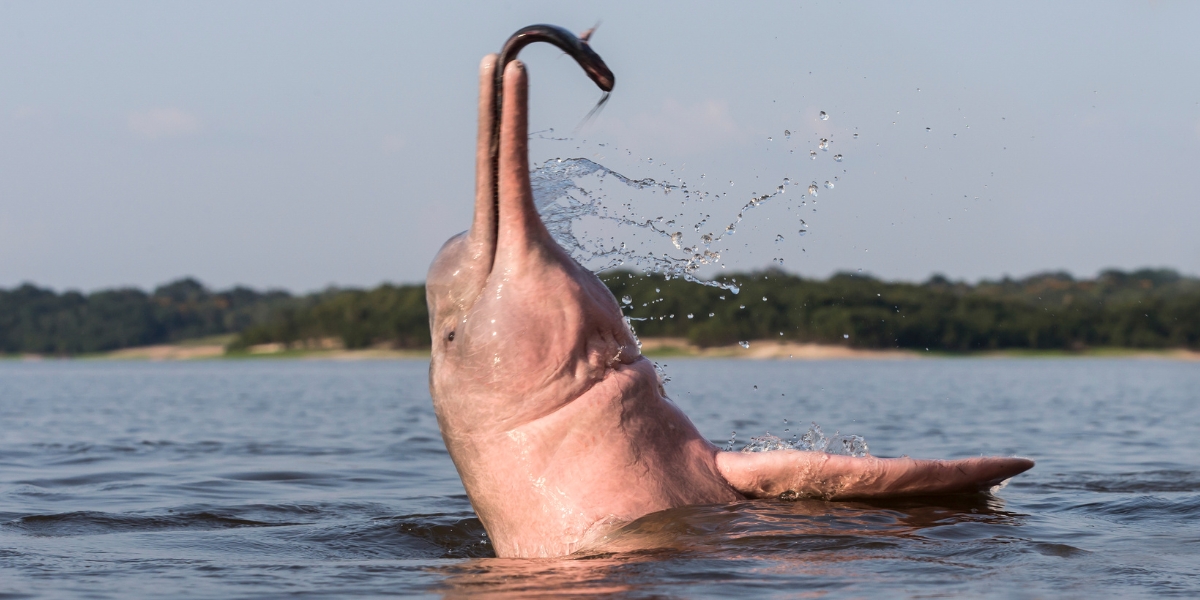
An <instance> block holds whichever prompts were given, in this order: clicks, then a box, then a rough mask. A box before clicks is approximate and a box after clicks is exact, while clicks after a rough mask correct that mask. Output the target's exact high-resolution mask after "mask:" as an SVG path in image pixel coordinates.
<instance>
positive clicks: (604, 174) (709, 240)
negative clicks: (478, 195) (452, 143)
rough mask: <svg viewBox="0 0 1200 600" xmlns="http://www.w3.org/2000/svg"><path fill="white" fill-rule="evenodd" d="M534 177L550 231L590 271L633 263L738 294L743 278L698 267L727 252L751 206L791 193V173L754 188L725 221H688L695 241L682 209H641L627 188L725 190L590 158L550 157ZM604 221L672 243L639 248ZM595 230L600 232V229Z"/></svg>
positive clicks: (706, 196) (692, 198) (698, 196)
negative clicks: (683, 225)
mask: <svg viewBox="0 0 1200 600" xmlns="http://www.w3.org/2000/svg"><path fill="white" fill-rule="evenodd" d="M610 181H616V182H617V183H618V184H620V186H621V187H623V188H624V189H623V190H620V191H619V192H614V193H613V197H610V196H609V194H608V192H607V191H606V190H605V187H604V186H605V184H606V183H608V182H610ZM530 183H531V184H532V187H533V197H534V204H535V206H536V207H537V210H538V213H540V214H541V217H542V222H543V223H545V224H546V229H547V230H549V232H550V235H551V236H552V237H553V238H554V240H555V241H556V242H558V244H559V245H560V246H562V247H563V249H565V250H566V251H567V252H568V253H569V254H570V255H571V257H572V258H574V259H575V260H576V261H578V262H579V264H581V265H583V266H585V267H587V268H588V269H590V270H591V271H593V272H596V273H599V272H603V271H606V270H609V269H613V268H617V267H631V266H632V267H635V268H638V269H640V270H641V271H643V272H644V273H646V274H659V275H663V276H664V277H665V278H667V279H673V278H679V279H684V280H686V281H690V282H692V283H698V284H700V285H706V286H711V287H717V288H721V289H725V290H729V291H731V292H733V293H734V294H737V293H738V292H739V291H740V288H739V287H738V285H737V284H736V283H733V282H721V281H711V280H707V279H703V278H701V277H699V276H698V275H697V271H699V270H700V269H701V268H703V267H706V266H715V265H719V264H720V263H721V258H722V256H721V248H720V247H719V242H721V241H722V240H723V239H724V238H725V237H726V236H731V235H734V234H735V233H736V231H737V226H738V224H739V223H741V222H742V220H743V219H744V218H745V216H746V213H747V212H748V211H750V210H752V209H754V208H757V207H759V206H762V205H763V204H764V203H766V202H767V201H769V200H771V199H772V198H774V197H776V196H778V195H781V194H783V193H785V191H786V189H787V185H789V184H791V181H790V180H787V181H785V182H784V184H783V185H778V186H776V187H775V190H774V191H773V192H771V193H768V194H753V195H752V196H751V197H750V198H749V199H748V200H746V201H745V203H744V204H743V205H742V206H741V208H740V209H738V210H737V212H736V213H735V215H734V216H733V217H732V220H731V221H730V222H728V224H727V225H725V226H724V227H712V226H711V225H710V224H709V219H710V218H711V215H708V214H704V215H703V217H702V218H700V219H699V221H698V222H696V223H694V224H692V225H691V226H690V227H688V228H690V229H692V230H693V232H694V234H695V235H694V238H695V241H694V242H693V241H691V240H689V235H690V234H687V233H685V230H681V229H677V228H676V227H677V226H678V224H677V223H676V220H677V219H679V218H683V215H682V214H679V215H674V217H668V216H664V215H659V216H654V217H647V216H641V215H639V214H638V212H637V211H638V208H639V207H637V206H635V205H634V204H633V203H632V202H628V201H626V198H624V197H623V196H622V194H624V193H627V192H628V191H630V190H640V191H642V192H645V191H649V192H650V193H651V194H659V195H661V197H666V196H672V195H675V197H679V198H680V202H681V203H682V204H683V205H685V206H686V205H687V204H689V203H691V202H704V201H711V200H716V199H717V198H720V197H723V196H724V195H723V194H714V193H710V192H704V191H696V190H693V189H691V188H689V186H688V185H687V183H686V182H684V181H683V180H682V179H679V180H678V183H666V182H661V181H656V180H654V179H650V178H644V179H633V178H630V177H626V176H624V175H622V174H620V173H617V172H616V171H613V170H611V169H609V168H607V167H605V166H603V165H601V164H599V163H596V162H593V161H591V160H588V159H586V158H554V159H550V160H547V161H545V162H544V163H542V165H541V166H539V167H538V168H536V169H534V171H533V172H532V173H531V174H530ZM603 225H610V226H615V227H616V228H617V229H620V228H630V229H632V230H634V231H635V232H638V233H649V234H650V236H651V238H652V239H661V240H663V241H665V242H668V243H669V246H665V247H656V246H655V245H654V244H646V243H645V241H643V242H641V243H637V244H636V245H637V246H640V247H641V248H638V247H635V244H634V243H633V242H631V241H618V237H617V236H616V235H615V233H614V232H613V231H612V230H611V229H612V228H611V227H608V228H606V227H603ZM595 230H599V231H601V233H599V234H597V233H593V231H595ZM621 233H622V235H621V239H622V240H630V239H631V236H630V235H628V232H627V231H626V232H621ZM651 241H652V240H651ZM664 249H665V250H667V251H665V252H664V251H663V250H664Z"/></svg>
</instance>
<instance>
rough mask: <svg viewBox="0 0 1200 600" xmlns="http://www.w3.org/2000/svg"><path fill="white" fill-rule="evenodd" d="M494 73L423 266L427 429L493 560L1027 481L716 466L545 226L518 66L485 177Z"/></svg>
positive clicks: (927, 465) (885, 467) (991, 475)
mask: <svg viewBox="0 0 1200 600" xmlns="http://www.w3.org/2000/svg"><path fill="white" fill-rule="evenodd" d="M495 65H496V57H495V56H494V55H492V56H488V57H486V58H484V60H483V63H482V65H481V68H480V79H479V81H480V84H479V85H480V94H479V130H478V131H479V134H478V142H477V145H476V168H475V213H474V219H473V221H472V223H471V228H470V230H468V231H467V232H465V233H462V234H460V235H457V236H455V237H453V238H451V239H450V240H449V241H448V242H446V244H445V246H443V248H442V249H441V251H440V252H439V253H438V256H437V258H435V259H434V262H433V265H432V266H431V267H430V270H429V275H428V279H427V281H426V286H427V292H426V294H427V299H428V302H429V307H430V330H431V332H432V335H433V355H432V360H431V363H430V369H429V387H430V392H431V394H432V396H433V403H434V409H435V410H436V413H437V418H438V425H439V427H440V428H441V432H442V437H443V438H444V439H445V442H446V448H447V449H448V450H449V451H450V456H451V458H452V459H453V460H454V465H455V467H456V468H457V469H458V473H459V475H460V476H461V477H462V481H463V486H464V487H465V488H466V490H467V495H468V496H469V497H470V499H471V505H472V506H473V507H474V509H475V512H476V513H477V514H478V515H479V519H480V520H481V521H482V522H483V525H484V527H486V528H487V531H488V534H489V537H490V538H491V542H492V544H493V546H494V547H495V550H496V553H497V555H499V556H501V557H552V556H565V555H569V554H572V553H576V552H580V551H590V550H599V549H601V548H602V547H603V544H604V542H605V536H606V535H607V534H609V533H612V532H613V531H614V530H615V529H617V528H619V527H620V526H621V525H623V524H625V523H628V522H630V521H633V520H634V519H637V518H639V517H642V516H644V515H646V514H649V513H652V512H655V511H659V510H664V509H668V508H674V507H679V506H685V505H690V504H709V503H724V502H732V501H738V500H744V499H746V498H771V497H779V496H780V495H784V496H786V497H793V496H794V497H816V498H825V499H829V500H837V499H848V498H880V497H889V496H902V495H929V494H951V493H962V492H973V491H979V490H984V489H987V488H988V487H990V486H992V485H995V484H997V483H999V482H1001V481H1003V480H1005V479H1008V478H1009V477H1012V476H1013V475H1016V474H1018V473H1021V472H1022V471H1025V470H1027V469H1029V468H1031V467H1032V466H1033V462H1032V461H1029V460H1025V459H1021V458H973V459H968V460H954V461H936V460H914V459H908V458H904V459H879V458H870V457H868V458H852V457H846V456H831V455H827V454H823V453H814V452H799V451H793V450H784V451H775V452H768V453H756V454H743V453H734V452H722V451H720V450H719V449H718V448H717V447H716V446H714V445H713V444H711V443H710V442H708V440H706V439H705V438H704V437H703V436H702V435H700V432H699V431H697V429H696V427H695V426H694V425H693V424H692V422H691V421H690V420H689V419H688V418H687V416H686V415H684V414H683V412H682V411H680V410H679V408H678V407H676V406H675V404H674V403H672V402H671V401H670V400H669V399H668V398H667V396H666V393H665V391H664V390H663V388H662V386H661V385H660V384H659V382H658V377H657V375H656V374H655V371H654V368H653V366H652V365H651V363H650V362H649V361H648V360H647V359H646V358H644V357H642V356H641V354H640V353H639V351H638V348H637V344H636V342H635V341H634V338H633V335H632V333H631V332H630V331H629V328H628V326H627V325H626V324H625V321H624V319H623V318H622V314H621V310H620V308H619V307H618V305H617V301H616V299H615V298H613V296H612V294H611V293H609V291H608V289H607V288H606V287H605V286H604V284H603V283H601V282H600V280H599V279H598V278H597V277H596V276H595V275H594V274H592V273H591V272H589V271H588V270H587V269H584V268H583V267H581V266H580V265H579V264H577V263H576V262H575V261H574V260H572V259H571V257H570V256H568V255H567V253H566V252H565V251H564V250H563V249H562V248H560V247H559V246H558V244H556V243H555V242H554V240H553V239H551V237H550V234H549V233H548V232H547V231H546V228H545V226H544V225H543V224H542V221H541V218H540V217H539V216H538V214H537V211H536V210H535V208H534V204H533V194H532V191H531V189H530V183H529V158H528V149H527V110H528V96H527V89H528V79H527V75H526V71H525V67H524V66H523V65H522V64H521V63H520V62H516V61H514V62H512V63H510V64H509V65H508V67H507V69H506V70H505V73H504V104H503V107H502V110H503V114H502V115H501V128H500V131H501V134H500V161H499V172H498V173H493V172H492V170H493V169H492V164H491V160H490V159H489V156H488V151H489V147H490V136H491V131H492V114H493V113H492V100H493V97H494V95H493V93H492V81H493V78H492V70H493V69H494V68H495ZM497 176H498V177H499V202H498V206H494V204H493V201H492V181H493V179H494V178H495V177H497Z"/></svg>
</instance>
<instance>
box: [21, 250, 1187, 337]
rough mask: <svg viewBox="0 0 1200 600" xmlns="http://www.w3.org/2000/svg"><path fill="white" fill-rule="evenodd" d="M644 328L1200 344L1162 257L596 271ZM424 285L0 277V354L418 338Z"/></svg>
mask: <svg viewBox="0 0 1200 600" xmlns="http://www.w3.org/2000/svg"><path fill="white" fill-rule="evenodd" d="M602 279H604V281H605V283H606V284H607V285H608V287H609V289H610V290H612V292H613V295H614V296H616V297H617V298H618V299H624V298H626V297H627V298H628V300H629V301H630V302H629V305H628V306H627V307H626V314H628V315H629V316H630V317H631V318H632V319H633V324H634V328H635V329H636V331H637V332H638V335H640V336H643V337H680V338H687V339H688V340H690V341H691V342H693V343H695V344H698V345H701V346H714V345H726V344H732V343H736V342H738V341H742V340H759V339H777V340H786V341H801V342H818V343H827V344H844V345H849V346H854V347H858V348H915V349H925V348H929V349H930V350H942V351H952V352H964V351H977V350H993V349H996V350H998V349H1014V348H1024V349H1061V350H1079V349H1084V348H1089V347H1126V348H1169V347H1187V348H1193V349H1200V279H1195V278H1188V277H1182V276H1180V275H1179V274H1178V273H1176V272H1174V271H1170V270H1150V269H1144V270H1140V271H1135V272H1131V273H1127V272H1121V271H1105V272H1104V273H1102V274H1101V275H1100V276H1099V277H1097V278H1096V279H1090V280H1076V279H1073V278H1072V277H1071V276H1070V275H1067V274H1065V273H1047V274H1041V275H1035V276H1032V277H1027V278H1024V279H1004V280H1000V281H984V282H981V283H979V284H975V285H970V284H966V283H962V282H952V281H948V280H946V279H945V278H943V277H938V276H935V277H933V278H931V279H930V280H929V281H926V282H924V283H920V284H914V283H889V282H884V281H880V280H878V279H874V278H872V277H867V276H862V275H854V274H840V275H836V276H834V277H831V278H830V279H828V280H824V281H821V280H814V279H804V278H801V277H797V276H794V275H789V274H786V273H783V272H777V271H765V272H756V273H749V274H733V275H730V276H729V277H728V278H725V279H723V281H726V282H728V283H736V285H737V286H739V288H740V292H739V293H738V294H734V293H733V292H732V291H728V290H723V289H720V288H715V287H705V286H701V285H698V284H695V283H689V282H685V281H680V280H671V281H664V280H663V279H662V278H661V277H644V276H641V275H634V274H632V273H625V272H615V273H605V274H604V275H603V276H602ZM428 318H429V316H428V309H427V308H426V306H425V288H424V286H421V285H400V286H397V285H382V286H379V287H377V288H375V289H372V290H354V289H332V288H331V289H329V290H325V291H323V292H319V293H315V294H309V295H303V296H293V295H291V294H289V293H287V292H282V291H270V292H265V293H260V292H255V291H253V290H249V289H245V288H235V289H233V290H229V291H225V292H210V291H209V290H207V289H206V288H204V287H203V286H202V285H200V284H199V283H197V282H196V281H195V280H192V279H184V280H180V281H177V282H174V283H171V284H169V285H165V286H162V287H160V288H158V289H156V290H155V291H154V292H153V293H151V294H147V293H145V292H141V291H139V290H133V289H123V290H112V291H102V292H95V293H92V294H88V295H83V294H79V293H75V292H68V293H64V294H57V293H55V292H53V291H50V290H44V289H39V288H37V287H34V286H31V285H25V286H22V287H19V288H16V289H14V290H9V291H5V290H0V353H8V354H12V353H23V352H32V353H41V354H58V355H69V354H78V353H86V352H100V351H105V350H112V349H116V348H122V347H128V346H138V345H147V344H155V343H164V342H173V341H179V340H184V339H191V338H197V337H204V336H210V335H215V334H223V333H237V334H238V336H237V337H236V339H235V340H234V341H233V342H232V343H231V344H230V346H229V347H230V349H231V350H233V351H238V350H244V349H246V348H248V347H250V346H253V345H257V344H266V343H281V344H284V345H301V344H307V343H309V342H311V341H314V340H327V339H330V338H332V339H335V340H338V341H339V342H340V344H341V345H343V346H344V347H346V348H364V347H369V346H378V345H386V346H390V347H397V348H427V347H428V346H429V329H428Z"/></svg>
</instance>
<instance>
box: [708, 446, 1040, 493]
mask: <svg viewBox="0 0 1200 600" xmlns="http://www.w3.org/2000/svg"><path fill="white" fill-rule="evenodd" d="M1031 468H1033V461H1032V460H1029V459H1026V458H1001V457H979V458H967V459H960V460H918V459H913V458H875V457H873V456H867V457H863V458H857V457H852V456H840V455H832V454H825V453H823V452H803V451H799V450H776V451H772V452H718V453H717V469H718V471H720V473H721V476H723V477H724V478H725V480H726V481H728V482H729V484H730V485H731V486H733V488H734V489H736V490H737V491H738V492H740V493H742V494H744V495H746V496H748V497H750V498H779V497H783V498H793V499H794V498H824V499H828V500H842V499H851V498H883V497H896V496H932V495H943V494H962V493H971V492H981V491H986V490H989V489H991V488H992V487H994V486H996V485H999V484H1000V483H1002V482H1003V481H1004V480H1006V479H1008V478H1010V477H1012V476H1014V475H1017V474H1019V473H1023V472H1025V471H1028V470H1029V469H1031Z"/></svg>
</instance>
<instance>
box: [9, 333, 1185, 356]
mask: <svg viewBox="0 0 1200 600" xmlns="http://www.w3.org/2000/svg"><path fill="white" fill-rule="evenodd" d="M230 340H232V336H217V337H212V338H203V339H198V340H187V341H183V342H179V343H175V344H156V345H152V346H140V347H135V348H122V349H120V350H113V351H111V352H102V353H96V354H85V355H79V356H73V357H57V356H42V355H30V354H25V355H0V360H16V361H41V360H88V361H147V362H175V361H196V360H335V361H354V360H413V359H428V358H429V351H428V350H397V349H392V348H387V347H373V348H364V349H360V350H346V349H344V348H341V347H339V346H338V345H336V344H332V343H330V341H328V340H326V341H322V342H319V343H316V344H311V345H308V346H307V347H302V348H285V347H284V346H283V345H282V344H263V345H261V346H253V347H251V348H250V349H249V350H247V351H245V352H234V353H226V352H225V345H226V344H227V343H228V342H229V341H230ZM641 341H642V355H643V356H646V357H647V358H650V359H660V358H695V359H729V358H732V359H737V360H796V361H819V360H886V361H896V360H923V359H931V358H962V359H1022V358H1024V359H1030V358H1038V359H1048V358H1059V359H1064V358H1136V359H1147V360H1174V361H1184V362H1200V351H1195V350H1189V349H1186V348H1166V349H1157V350H1147V349H1138V348H1091V349H1087V350H1082V351H1067V350H1028V349H1009V350H994V351H983V352H970V353H956V352H941V351H934V352H929V351H925V352H922V351H918V350H909V349H887V350H881V349H863V348H852V347H849V346H841V345H832V344H814V343H800V342H781V341H778V340H751V341H750V342H749V346H748V347H742V346H741V345H737V344H735V345H732V346H715V347H709V348H701V347H699V346H696V345H693V344H691V343H689V342H688V341H687V339H685V338H645V339H643V340H641Z"/></svg>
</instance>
